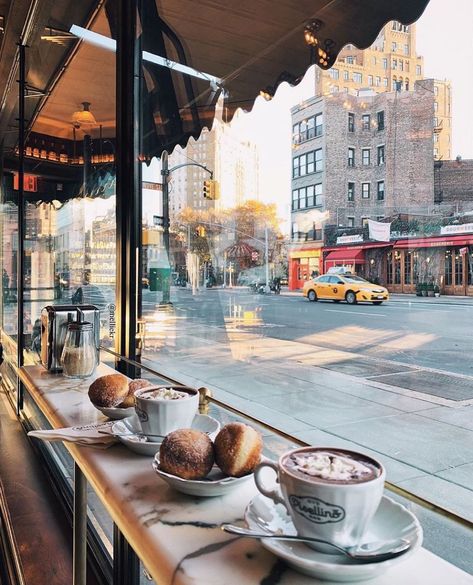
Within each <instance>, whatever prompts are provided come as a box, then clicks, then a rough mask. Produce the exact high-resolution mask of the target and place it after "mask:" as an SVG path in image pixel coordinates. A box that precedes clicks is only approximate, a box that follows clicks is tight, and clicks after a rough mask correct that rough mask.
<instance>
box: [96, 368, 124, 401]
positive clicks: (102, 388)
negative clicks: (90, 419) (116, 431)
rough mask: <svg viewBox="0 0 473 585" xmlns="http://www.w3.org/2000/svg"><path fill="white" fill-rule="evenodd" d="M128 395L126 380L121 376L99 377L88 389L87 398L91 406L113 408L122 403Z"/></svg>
mask: <svg viewBox="0 0 473 585" xmlns="http://www.w3.org/2000/svg"><path fill="white" fill-rule="evenodd" d="M127 394H128V378H126V377H125V376H123V375H122V374H108V375H106V376H100V378H97V379H96V380H95V381H94V382H92V384H91V385H90V387H89V398H90V401H91V402H92V404H93V405H95V406H102V407H108V408H110V407H114V406H118V405H119V404H121V403H122V402H123V400H124V399H125V397H126V396H127Z"/></svg>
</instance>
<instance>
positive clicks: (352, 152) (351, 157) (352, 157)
mask: <svg viewBox="0 0 473 585" xmlns="http://www.w3.org/2000/svg"><path fill="white" fill-rule="evenodd" d="M348 166H349V167H354V166H355V149H354V148H349V149H348Z"/></svg>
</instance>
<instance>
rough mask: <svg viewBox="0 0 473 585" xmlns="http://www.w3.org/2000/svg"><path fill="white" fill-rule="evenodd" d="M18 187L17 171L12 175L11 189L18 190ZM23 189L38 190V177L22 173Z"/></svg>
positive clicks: (31, 191) (34, 191) (33, 191)
mask: <svg viewBox="0 0 473 585" xmlns="http://www.w3.org/2000/svg"><path fill="white" fill-rule="evenodd" d="M19 188H20V176H19V174H18V173H15V174H14V175H13V189H14V190H15V191H18V190H19ZM23 190H24V191H29V192H30V193H36V192H37V191H38V177H37V176H36V175H28V174H25V175H23Z"/></svg>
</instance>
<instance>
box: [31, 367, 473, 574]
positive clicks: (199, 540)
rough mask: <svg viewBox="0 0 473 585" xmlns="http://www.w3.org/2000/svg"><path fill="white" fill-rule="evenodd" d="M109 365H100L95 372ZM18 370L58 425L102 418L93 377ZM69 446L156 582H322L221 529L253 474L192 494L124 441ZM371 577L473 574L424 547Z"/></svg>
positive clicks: (237, 509)
mask: <svg viewBox="0 0 473 585" xmlns="http://www.w3.org/2000/svg"><path fill="white" fill-rule="evenodd" d="M111 371H112V370H110V368H108V366H105V365H101V366H100V368H99V369H98V371H97V374H96V375H97V376H99V375H103V374H105V373H110V372H111ZM20 377H21V380H22V382H23V383H24V384H25V386H26V387H27V389H28V391H29V393H30V394H31V396H32V398H33V399H34V400H35V402H36V403H37V405H38V406H39V408H40V409H41V411H42V412H43V413H44V415H45V417H46V418H47V419H48V421H49V422H50V424H51V426H52V427H53V428H58V427H65V426H73V425H78V424H84V423H90V422H98V421H101V420H104V417H103V415H102V414H101V413H100V412H99V411H98V410H96V409H95V408H94V407H93V406H92V404H91V403H90V401H89V399H88V396H87V389H88V386H89V385H90V382H91V380H90V379H89V380H86V381H73V380H70V379H67V378H64V377H63V376H61V375H57V374H56V375H54V374H49V373H48V372H46V371H45V370H44V369H43V368H42V367H41V366H25V367H24V368H22V369H21V371H20ZM66 447H67V448H68V450H69V451H70V453H71V455H72V457H73V458H74V460H75V461H76V462H77V464H78V465H79V467H80V468H81V470H82V472H83V473H84V475H85V476H86V478H87V480H88V481H89V483H90V484H91V486H92V487H93V489H94V490H95V491H96V493H97V495H98V497H99V498H100V500H101V501H102V502H103V504H104V506H105V507H106V509H107V511H108V512H109V514H110V515H111V517H112V519H113V521H114V522H115V523H116V524H117V526H118V528H119V529H120V530H121V532H122V533H123V534H124V536H125V538H126V539H127V540H128V541H129V543H130V544H131V546H132V547H133V548H134V549H135V551H136V553H137V554H138V556H139V557H140V558H141V560H142V561H143V563H144V565H145V566H146V568H147V570H148V571H149V573H150V574H151V575H152V577H153V579H154V580H155V581H156V583H157V585H191V584H192V585H256V584H262V585H273V584H274V585H275V584H278V585H309V584H312V585H314V584H317V583H321V581H318V580H317V579H313V578H310V577H306V576H303V575H301V574H299V573H296V572H294V571H293V570H291V569H289V568H287V567H286V566H285V565H284V563H283V562H282V561H280V560H278V559H277V558H276V557H274V556H273V555H272V554H271V553H269V552H267V551H266V550H265V549H264V548H263V547H262V546H261V545H260V543H259V541H257V540H252V539H245V538H239V537H234V536H231V535H226V534H224V533H223V532H222V531H221V530H220V528H219V525H220V524H221V523H223V522H237V521H239V520H241V519H242V517H243V513H244V510H245V507H246V505H247V503H248V502H249V501H250V500H251V498H252V497H253V496H254V495H255V494H256V488H255V486H254V485H253V484H252V483H251V482H248V483H247V484H246V486H244V487H243V488H242V489H241V490H240V491H238V492H236V493H233V494H229V495H228V496H224V497H217V498H207V499H205V498H194V497H191V496H185V495H182V494H179V493H177V492H174V491H172V490H171V489H170V488H169V487H168V486H167V484H165V483H164V482H163V481H162V480H161V479H160V478H159V477H158V476H157V475H156V474H155V472H154V471H153V469H152V467H151V459H150V458H147V457H141V456H139V455H136V454H134V453H132V452H131V451H129V450H127V449H126V447H124V446H122V445H114V446H113V447H111V448H109V449H107V450H95V449H91V448H87V447H78V446H75V445H73V444H70V443H69V444H67V443H66ZM366 583H370V584H371V585H401V584H402V585H467V584H469V585H471V584H472V583H473V577H471V576H469V575H467V574H466V573H464V572H463V571H461V570H459V569H458V568H456V567H454V566H453V565H450V564H449V563H447V562H445V561H443V560H442V559H440V558H439V557H437V556H435V555H433V554H431V553H429V552H428V551H427V550H425V549H421V550H419V551H418V552H417V553H415V554H414V555H413V556H412V557H411V558H410V559H408V560H406V562H405V563H401V564H399V565H398V566H396V567H394V568H392V569H391V570H390V571H389V572H387V573H385V574H384V575H382V576H380V577H378V578H375V579H373V580H371V581H367V582H366Z"/></svg>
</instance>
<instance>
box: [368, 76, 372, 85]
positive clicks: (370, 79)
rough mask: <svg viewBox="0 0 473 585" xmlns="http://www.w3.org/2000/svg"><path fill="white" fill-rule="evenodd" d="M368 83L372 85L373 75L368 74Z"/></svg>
mask: <svg viewBox="0 0 473 585" xmlns="http://www.w3.org/2000/svg"><path fill="white" fill-rule="evenodd" d="M368 85H373V76H372V75H368Z"/></svg>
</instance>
